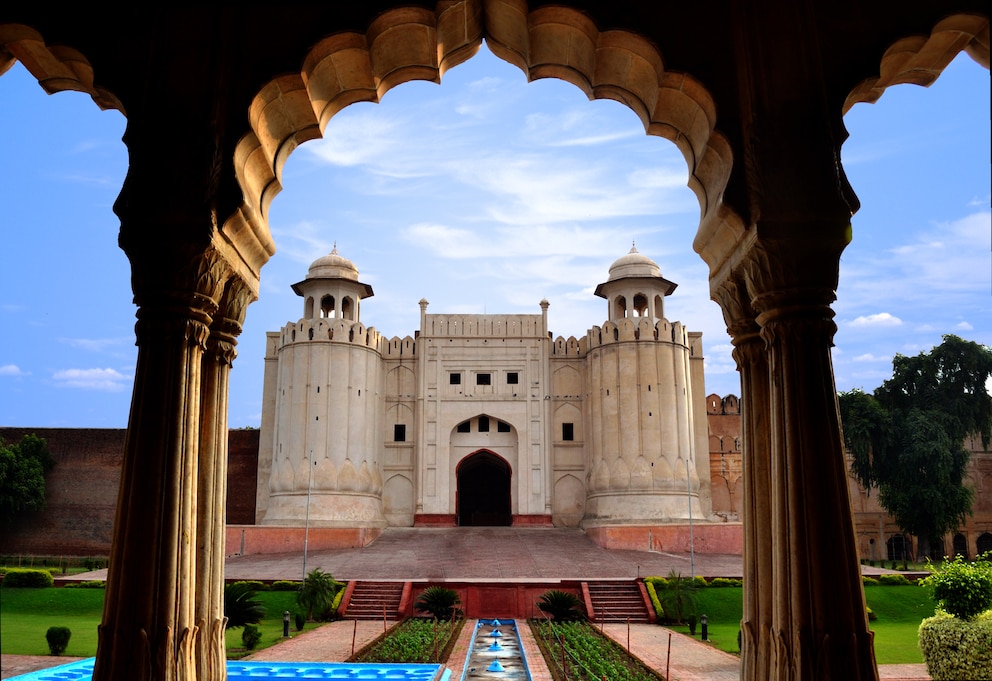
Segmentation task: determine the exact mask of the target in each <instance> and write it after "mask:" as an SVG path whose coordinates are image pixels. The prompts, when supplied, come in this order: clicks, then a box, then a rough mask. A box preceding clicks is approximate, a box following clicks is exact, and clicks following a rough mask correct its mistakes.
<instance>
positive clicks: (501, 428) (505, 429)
mask: <svg viewBox="0 0 992 681" xmlns="http://www.w3.org/2000/svg"><path fill="white" fill-rule="evenodd" d="M496 432H497V433H509V432H510V424H509V423H506V422H504V421H497V422H496Z"/></svg>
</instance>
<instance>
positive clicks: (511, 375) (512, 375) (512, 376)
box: [506, 371, 520, 385]
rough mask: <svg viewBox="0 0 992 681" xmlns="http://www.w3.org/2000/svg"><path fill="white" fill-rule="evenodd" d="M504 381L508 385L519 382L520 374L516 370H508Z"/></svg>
mask: <svg viewBox="0 0 992 681" xmlns="http://www.w3.org/2000/svg"><path fill="white" fill-rule="evenodd" d="M506 382H507V384H508V385H516V384H517V383H519V382H520V375H519V374H518V373H517V372H516V371H508V372H507V373H506Z"/></svg>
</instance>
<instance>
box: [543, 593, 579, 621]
mask: <svg viewBox="0 0 992 681" xmlns="http://www.w3.org/2000/svg"><path fill="white" fill-rule="evenodd" d="M537 607H538V608H540V609H541V612H546V613H548V614H549V615H551V619H554V620H558V621H559V622H569V621H572V620H581V619H585V615H583V614H582V601H580V600H579V597H578V596H576V595H575V594H573V593H570V592H568V591H560V590H557V589H552V590H551V591H545V592H544V593H543V594H541V597H540V598H539V599H538V602H537Z"/></svg>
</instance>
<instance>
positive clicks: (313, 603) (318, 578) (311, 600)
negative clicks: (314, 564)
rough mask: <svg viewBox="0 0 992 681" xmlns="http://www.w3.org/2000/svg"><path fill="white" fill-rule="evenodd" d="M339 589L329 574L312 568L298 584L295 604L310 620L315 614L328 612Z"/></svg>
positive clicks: (338, 585) (337, 583)
mask: <svg viewBox="0 0 992 681" xmlns="http://www.w3.org/2000/svg"><path fill="white" fill-rule="evenodd" d="M339 588H340V584H339V582H335V581H334V577H332V576H331V575H330V573H328V572H324V571H323V570H321V569H320V568H314V569H313V570H311V571H310V572H308V573H307V576H306V579H304V580H303V582H301V583H300V585H299V589H298V590H297V592H296V604H297V605H299V606H300V607H301V608H303V609H304V610H306V613H307V619H309V620H312V619H313V614H314V613H315V612H316V613H317V614H318V615H325V614H326V613H327V612H328V610H330V607H331V603H332V602H333V601H334V597H335V596H336V595H337V593H338V589H339Z"/></svg>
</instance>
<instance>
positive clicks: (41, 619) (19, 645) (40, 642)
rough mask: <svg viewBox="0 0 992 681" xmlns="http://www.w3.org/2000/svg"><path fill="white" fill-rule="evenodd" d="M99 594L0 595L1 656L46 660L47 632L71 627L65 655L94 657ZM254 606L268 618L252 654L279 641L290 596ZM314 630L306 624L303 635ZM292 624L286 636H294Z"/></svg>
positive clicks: (237, 648)
mask: <svg viewBox="0 0 992 681" xmlns="http://www.w3.org/2000/svg"><path fill="white" fill-rule="evenodd" d="M103 594H104V590H103V589H64V588H63V589H56V588H52V589H0V631H2V632H3V636H2V637H0V652H3V653H4V654H8V655H48V642H47V641H46V640H45V632H46V631H48V628H49V627H53V626H63V627H69V629H70V630H71V631H72V638H70V639H69V646H68V647H67V648H66V650H65V653H64V654H65V655H68V656H72V657H92V656H94V655H96V643H97V625H98V624H99V623H100V618H101V616H102V615H103ZM258 600H260V601H261V602H262V603H263V604H264V605H265V611H266V613H267V615H266V618H265V619H264V620H263V621H262V623H261V624H260V625H259V630H260V631H261V632H262V640H261V641H260V642H259V644H258V647H257V648H256V650H259V649H261V648H267V647H269V646H271V645H273V644H275V643H278V642H279V641H280V640H282V613H283V612H284V611H286V610H289V611H290V612H293V609H294V607H295V604H296V593H295V592H293V591H260V592H258ZM316 626H318V625H316V624H313V623H308V624H307V625H306V627H305V628H304V630H305V631H306V630H309V629H313V628H314V627H316ZM241 631H242V630H241V629H229V630H228V631H227V634H226V639H227V651H228V657H230V658H238V657H241V656H243V655H244V654H245V653H246V651H244V650H242V649H241V648H242V643H241ZM296 633H297V632H296V627H295V626H294V625H293V623H292V622H291V623H290V635H291V636H295V635H296Z"/></svg>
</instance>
